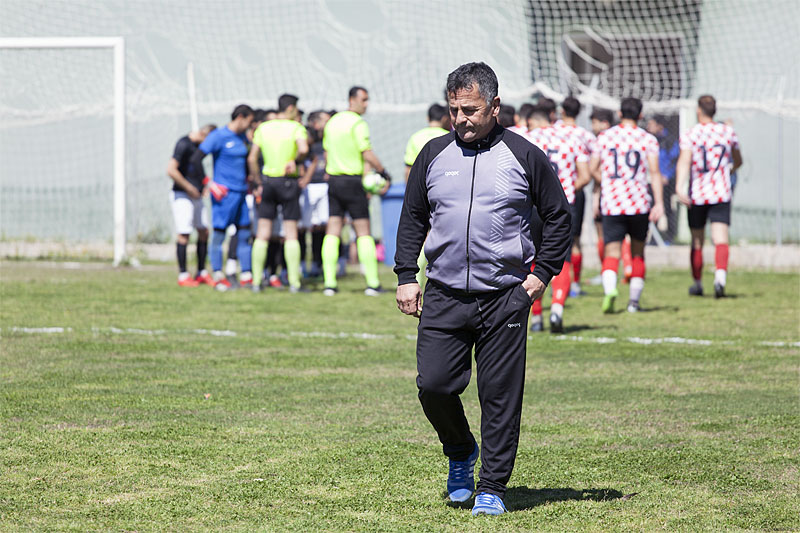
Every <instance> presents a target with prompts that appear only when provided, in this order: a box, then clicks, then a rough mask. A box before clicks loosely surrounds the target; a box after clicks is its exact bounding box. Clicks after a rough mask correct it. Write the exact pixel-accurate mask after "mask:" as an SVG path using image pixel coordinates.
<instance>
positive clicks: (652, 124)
mask: <svg viewBox="0 0 800 533" xmlns="http://www.w3.org/2000/svg"><path fill="white" fill-rule="evenodd" d="M646 129H647V132H648V133H651V134H653V135H655V136H656V137H661V132H663V131H664V126H662V125H661V124H659V123H658V121H657V120H654V119H652V118H651V119H650V120H648V121H647V126H646Z"/></svg>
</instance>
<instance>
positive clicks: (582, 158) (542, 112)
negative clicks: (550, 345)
mask: <svg viewBox="0 0 800 533" xmlns="http://www.w3.org/2000/svg"><path fill="white" fill-rule="evenodd" d="M530 118H531V125H532V126H533V129H532V130H531V131H530V132H529V133H528V139H530V141H531V142H532V143H533V144H535V145H536V146H537V147H539V149H541V150H542V152H544V153H545V155H547V158H548V160H549V161H550V166H552V167H553V171H554V172H555V173H556V175H558V179H559V181H560V182H561V187H562V188H563V189H564V194H565V195H566V197H567V202H568V203H569V204H570V208H571V209H572V240H573V242H574V241H575V240H576V239H577V231H579V230H577V229H576V226H577V224H576V222H575V218H576V217H575V198H576V196H577V195H578V194H583V187H584V186H585V185H586V184H587V183H589V181H590V180H591V176H590V175H589V166H588V162H589V151H588V150H587V149H586V146H585V144H584V143H583V142H582V141H581V139H580V138H579V137H578V136H577V135H572V133H573V132H571V131H568V130H565V129H564V128H559V127H555V126H552V125H551V124H550V121H549V113H548V112H547V110H546V109H544V108H542V107H538V106H537V107H534V109H533V110H532V111H531V115H530ZM571 268H572V267H571V263H570V261H565V262H564V267H563V268H562V269H561V272H560V273H559V274H558V275H557V276H556V277H554V278H553V281H552V283H551V285H552V287H553V303H552V304H551V305H550V332H551V333H563V332H564V325H563V317H564V304H565V303H566V301H567V296H568V295H569V292H570V270H571ZM539 313H541V311H539ZM538 317H539V322H541V314H539V315H538ZM532 320H533V321H536V320H537V313H536V310H534V312H533V317H532Z"/></svg>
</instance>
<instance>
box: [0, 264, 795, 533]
mask: <svg viewBox="0 0 800 533" xmlns="http://www.w3.org/2000/svg"><path fill="white" fill-rule="evenodd" d="M68 267H69V265H65V264H54V263H53V264H48V263H34V262H3V263H1V264H0V279H1V283H0V288H1V292H0V298H2V305H1V306H0V327H1V328H2V331H0V335H1V336H2V340H1V341H0V342H1V344H0V347H1V348H2V350H1V353H0V530H2V531H9V530H10V531H14V530H25V531H27V530H40V531H51V530H74V531H90V530H95V531H98V530H103V531H154V530H170V531H190V530H194V531H210V530H240V531H254V530H255V531H430V532H441V531H447V532H449V531H452V532H456V531H458V532H460V531H543V530H546V531H566V530H586V531H639V530H668V531H674V530H683V531H689V530H691V531H701V530H702V531H721V530H798V529H800V396H799V391H800V381H799V374H798V369H799V368H800V347H799V346H800V345H799V344H798V341H800V331H799V328H800V275H798V274H796V273H793V274H776V273H757V272H736V271H734V272H732V273H731V274H730V275H729V292H730V293H731V295H732V297H730V298H727V299H725V300H719V301H717V300H714V299H713V298H712V297H705V298H700V299H689V297H688V296H686V288H687V286H688V284H689V281H690V280H689V275H688V272H687V271H658V270H655V269H652V270H651V271H650V272H649V279H648V284H647V287H646V288H645V293H644V297H643V301H642V303H643V306H644V307H645V309H646V310H647V312H642V313H639V314H636V315H628V314H627V313H617V314H614V315H610V316H604V315H601V314H600V313H599V307H600V301H601V289H600V288H599V287H592V286H587V287H586V290H587V292H588V294H587V295H586V296H583V297H581V298H579V299H575V300H570V301H569V302H568V307H567V311H566V315H565V325H566V327H567V335H566V336H564V337H553V336H551V335H550V334H549V333H543V334H536V335H535V336H532V337H531V339H530V341H529V343H528V364H527V375H526V390H525V405H524V410H523V420H522V435H521V439H520V447H519V455H518V457H517V463H516V468H515V471H514V475H513V477H512V478H511V482H510V485H509V486H510V488H509V491H508V494H507V497H506V504H507V506H508V508H509V510H510V511H512V512H509V513H507V514H506V515H504V516H501V517H486V516H482V517H478V518H473V517H472V516H470V514H469V510H468V508H463V507H462V508H459V507H451V506H448V505H447V504H446V502H445V500H444V498H443V492H444V481H445V477H446V475H447V463H446V460H445V459H444V458H443V456H442V455H441V448H440V445H439V443H438V440H437V438H436V436H435V434H434V432H433V430H432V428H431V427H430V426H429V424H428V422H427V420H426V419H425V417H424V415H423V413H422V409H421V408H420V406H419V403H418V401H417V397H416V386H415V382H414V377H415V357H414V336H415V332H416V330H415V320H414V319H412V318H410V317H406V316H403V315H401V314H400V313H399V312H398V311H397V310H396V306H395V303H394V295H393V294H392V293H390V294H387V295H385V296H382V297H378V298H368V297H365V296H363V294H361V292H360V291H361V289H362V288H363V280H362V279H361V277H360V276H357V275H355V274H351V275H350V276H348V277H347V278H345V279H344V280H343V282H342V292H341V293H340V295H338V296H337V297H336V298H326V297H324V296H322V295H321V294H320V293H319V292H317V293H313V294H308V295H302V294H301V295H290V294H287V293H286V292H284V291H276V290H274V289H273V290H268V291H266V292H265V293H264V294H261V295H253V294H251V293H249V292H245V291H237V292H233V293H226V294H220V293H215V292H214V291H212V290H211V289H210V288H208V287H200V288H197V289H181V288H179V287H177V285H176V284H175V272H174V267H173V266H172V265H169V266H147V267H145V268H144V269H142V270H112V269H110V268H106V267H105V266H104V265H99V264H91V263H89V264H82V265H80V268H68ZM587 274H588V275H587V276H586V278H587V279H588V278H589V277H590V276H591V275H593V274H595V273H593V272H589V273H587ZM381 275H382V277H383V282H384V284H385V285H386V286H390V287H393V286H394V282H393V277H392V275H391V272H390V271H389V270H388V269H386V270H382V273H381ZM710 282H711V279H710V275H707V277H706V283H707V284H710ZM621 289H622V291H621V292H622V295H623V297H622V298H621V300H622V303H624V301H625V300H626V299H627V294H626V293H627V287H624V286H621ZM545 305H546V306H547V305H549V295H548V296H547V297H546V298H545ZM618 307H619V306H618ZM42 328H63V329H62V330H58V329H42ZM197 330H200V331H197ZM473 381H474V380H473ZM464 401H465V407H466V409H467V412H468V416H469V418H470V420H471V423H472V425H473V427H474V428H475V427H478V424H479V409H478V404H477V392H476V389H475V386H474V384H473V385H471V386H470V388H469V389H468V390H467V392H466V393H465V394H464Z"/></svg>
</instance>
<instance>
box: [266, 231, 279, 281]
mask: <svg viewBox="0 0 800 533" xmlns="http://www.w3.org/2000/svg"><path fill="white" fill-rule="evenodd" d="M282 250H283V246H281V241H280V240H278V239H270V240H269V248H267V265H266V268H265V270H269V274H270V276H274V275H276V274H277V273H278V264H279V262H280V261H279V259H278V252H279V251H282Z"/></svg>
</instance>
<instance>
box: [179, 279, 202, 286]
mask: <svg viewBox="0 0 800 533" xmlns="http://www.w3.org/2000/svg"><path fill="white" fill-rule="evenodd" d="M198 285H200V284H199V283H198V282H197V281H195V280H193V279H192V278H191V277H186V278H183V279H178V286H180V287H197V286H198Z"/></svg>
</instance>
